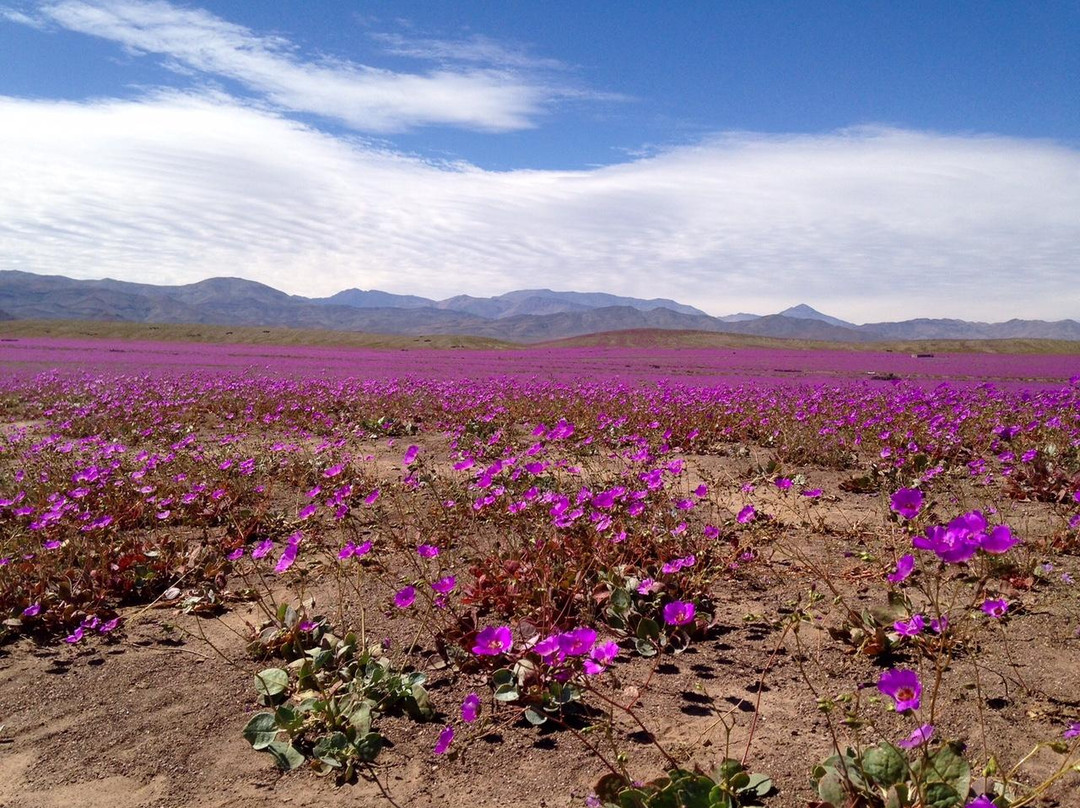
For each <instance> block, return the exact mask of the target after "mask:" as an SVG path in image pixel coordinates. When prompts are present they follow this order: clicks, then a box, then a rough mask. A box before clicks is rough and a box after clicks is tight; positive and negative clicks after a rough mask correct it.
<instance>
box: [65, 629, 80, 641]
mask: <svg viewBox="0 0 1080 808" xmlns="http://www.w3.org/2000/svg"><path fill="white" fill-rule="evenodd" d="M82 638H83V627H82V626H79V627H78V628H77V629H75V630H74V631H73V632H71V633H70V634H68V635H67V636H66V637H64V642H69V643H72V644H74V643H77V642H79V641H80V640H81V639H82Z"/></svg>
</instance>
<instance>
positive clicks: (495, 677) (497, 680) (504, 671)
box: [491, 668, 517, 687]
mask: <svg viewBox="0 0 1080 808" xmlns="http://www.w3.org/2000/svg"><path fill="white" fill-rule="evenodd" d="M516 681H517V677H516V676H514V673H513V671H511V670H509V669H508V668H499V669H498V670H497V671H495V672H494V673H493V674H491V683H492V684H493V685H495V687H499V686H500V685H509V684H513V683H514V682H516Z"/></svg>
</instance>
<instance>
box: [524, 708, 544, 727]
mask: <svg viewBox="0 0 1080 808" xmlns="http://www.w3.org/2000/svg"><path fill="white" fill-rule="evenodd" d="M525 720H526V721H528V722H529V723H530V724H532V725H533V726H534V727H538V726H540V725H541V724H543V723H545V722H546V721H547V716H546V715H544V714H543V713H538V712H536V710H534V709H533V708H532V707H527V708H526V709H525Z"/></svg>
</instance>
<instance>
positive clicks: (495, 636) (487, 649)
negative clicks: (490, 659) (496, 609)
mask: <svg viewBox="0 0 1080 808" xmlns="http://www.w3.org/2000/svg"><path fill="white" fill-rule="evenodd" d="M513 647H514V636H513V634H511V633H510V628H509V627H508V626H488V627H487V628H484V629H481V630H480V631H479V632H478V633H477V635H476V644H475V645H474V646H473V649H472V652H473V653H474V654H476V655H478V656H497V655H499V654H504V653H506V652H507V651H509V650H510V649H511V648H513Z"/></svg>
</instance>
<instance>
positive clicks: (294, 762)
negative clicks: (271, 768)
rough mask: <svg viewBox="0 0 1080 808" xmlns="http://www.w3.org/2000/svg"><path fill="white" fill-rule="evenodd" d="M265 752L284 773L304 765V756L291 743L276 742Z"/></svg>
mask: <svg viewBox="0 0 1080 808" xmlns="http://www.w3.org/2000/svg"><path fill="white" fill-rule="evenodd" d="M265 750H266V751H267V752H269V753H270V754H271V755H272V756H273V758H274V762H275V763H277V765H278V768H279V769H281V770H282V771H285V772H289V771H292V770H293V769H297V768H299V767H300V766H303V765H304V756H303V755H302V754H300V751H299V750H298V749H297V748H296V747H295V746H293V745H292V744H290V743H282V742H281V741H274V742H273V743H272V744H270V745H268V746H267V747H265Z"/></svg>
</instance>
